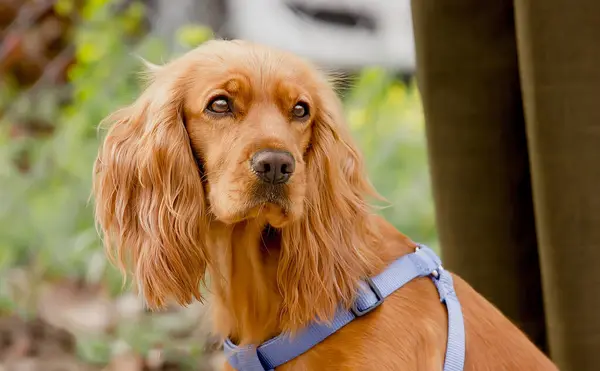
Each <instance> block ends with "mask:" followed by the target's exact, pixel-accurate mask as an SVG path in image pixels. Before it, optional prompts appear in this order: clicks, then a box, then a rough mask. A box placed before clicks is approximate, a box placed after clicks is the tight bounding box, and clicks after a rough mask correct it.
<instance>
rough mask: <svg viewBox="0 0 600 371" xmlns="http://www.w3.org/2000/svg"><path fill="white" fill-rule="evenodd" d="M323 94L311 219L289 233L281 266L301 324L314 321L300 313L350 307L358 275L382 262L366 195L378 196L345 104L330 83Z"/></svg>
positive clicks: (311, 179)
mask: <svg viewBox="0 0 600 371" xmlns="http://www.w3.org/2000/svg"><path fill="white" fill-rule="evenodd" d="M319 90H320V96H319V97H318V99H317V101H316V103H317V104H316V107H315V115H316V116H315V121H314V123H313V128H312V137H311V141H310V147H309V149H308V151H307V153H306V166H307V179H306V184H307V189H306V196H305V198H306V201H305V205H304V207H305V210H304V217H303V218H301V220H298V221H297V222H294V223H292V224H291V225H290V226H288V227H286V228H284V229H283V237H284V238H283V248H282V258H281V263H280V267H279V284H280V285H289V286H290V287H288V288H287V289H282V290H281V291H282V292H283V293H284V304H285V305H283V308H286V311H287V312H286V313H284V314H285V315H286V316H287V317H288V318H287V319H288V320H289V321H290V323H296V324H298V325H301V324H302V322H305V321H306V320H310V318H301V317H300V316H304V315H306V314H308V315H309V316H315V315H316V316H317V317H318V318H321V319H329V318H331V317H332V316H333V314H334V313H335V311H336V309H337V308H338V305H339V304H340V302H342V303H343V304H345V305H350V304H351V301H352V300H353V298H354V295H355V290H356V288H357V285H358V281H357V278H358V277H363V276H364V275H365V274H367V272H368V271H369V270H370V269H372V268H373V267H372V265H373V263H374V262H377V257H376V256H375V254H374V253H373V252H372V250H371V249H370V248H369V247H370V246H372V244H373V243H374V242H375V241H376V239H377V236H378V233H377V231H376V227H375V226H374V225H373V224H374V223H373V222H372V218H371V213H372V212H371V208H370V206H369V205H368V202H367V201H366V198H367V197H369V196H375V197H378V196H377V194H376V192H375V190H374V189H373V187H372V186H371V184H370V182H369V181H368V179H367V177H366V176H365V174H364V172H363V159H362V156H361V154H360V152H359V151H358V149H357V147H356V146H355V145H354V143H353V140H352V138H351V135H350V132H349V130H348V128H347V126H346V124H345V120H344V115H343V109H342V104H341V101H340V100H339V98H338V97H337V96H336V94H335V92H334V91H333V89H331V88H330V87H329V86H328V85H327V84H326V83H325V82H323V86H322V87H321V88H320V89H319ZM285 295H288V296H285ZM315 303H319V305H315ZM316 308H321V309H320V310H322V312H318V313H315V310H319V309H316Z"/></svg>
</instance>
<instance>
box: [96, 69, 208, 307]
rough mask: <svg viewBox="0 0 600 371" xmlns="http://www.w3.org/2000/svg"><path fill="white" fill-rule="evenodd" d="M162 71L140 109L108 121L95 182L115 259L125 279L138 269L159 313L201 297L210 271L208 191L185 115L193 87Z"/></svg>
mask: <svg viewBox="0 0 600 371" xmlns="http://www.w3.org/2000/svg"><path fill="white" fill-rule="evenodd" d="M155 72H156V74H157V76H156V81H155V82H154V83H150V86H149V87H148V88H147V89H146V91H145V92H144V93H143V94H142V95H141V97H140V98H139V99H138V100H137V101H136V102H135V103H134V104H132V105H131V106H129V107H126V108H123V109H121V110H119V111H117V112H115V113H113V114H112V115H110V116H109V117H107V118H106V119H105V122H104V123H106V124H109V125H110V129H109V130H108V133H107V135H106V138H105V139H104V142H103V145H102V146H101V148H100V151H99V154H98V157H97V160H96V164H95V166H94V180H93V195H94V198H95V207H96V209H95V213H96V214H95V216H96V220H97V223H98V225H99V228H100V230H101V233H102V234H103V237H104V244H105V247H106V250H107V252H108V255H109V257H110V258H111V259H112V260H113V262H114V263H115V264H117V265H118V266H119V268H120V269H121V271H122V272H123V273H124V274H125V272H126V270H127V267H129V266H130V265H131V267H132V268H133V272H132V273H133V276H134V278H135V281H136V283H137V284H138V286H139V289H140V290H141V292H142V294H143V296H144V297H145V299H146V301H147V303H148V306H149V307H151V308H158V307H162V306H164V305H165V304H166V302H167V300H169V299H174V300H176V301H177V302H178V303H179V304H182V305H185V304H188V303H190V302H191V301H192V300H193V299H194V298H196V299H200V292H199V290H200V284H201V283H202V282H203V278H204V274H205V269H206V266H207V255H206V248H205V246H204V236H205V233H204V231H205V230H206V228H207V221H206V216H205V215H206V214H205V198H204V190H203V187H202V182H201V175H200V173H199V169H198V166H197V164H196V162H195V160H194V156H193V153H192V149H191V147H190V143H189V138H188V134H187V131H186V129H185V125H184V122H183V118H182V112H181V111H182V102H183V94H184V87H185V84H184V82H183V81H178V78H177V77H175V76H159V75H160V73H161V72H160V71H155ZM159 83H160V84H159ZM159 85H160V86H159Z"/></svg>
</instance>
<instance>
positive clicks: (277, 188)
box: [251, 183, 290, 213]
mask: <svg viewBox="0 0 600 371" xmlns="http://www.w3.org/2000/svg"><path fill="white" fill-rule="evenodd" d="M251 198H252V204H253V206H254V207H260V206H267V205H269V204H270V205H273V206H277V207H279V208H281V211H282V212H284V213H287V212H288V211H289V207H290V201H289V198H288V196H287V189H286V186H285V185H283V184H265V183H262V184H257V185H255V186H254V187H253V189H252V192H251Z"/></svg>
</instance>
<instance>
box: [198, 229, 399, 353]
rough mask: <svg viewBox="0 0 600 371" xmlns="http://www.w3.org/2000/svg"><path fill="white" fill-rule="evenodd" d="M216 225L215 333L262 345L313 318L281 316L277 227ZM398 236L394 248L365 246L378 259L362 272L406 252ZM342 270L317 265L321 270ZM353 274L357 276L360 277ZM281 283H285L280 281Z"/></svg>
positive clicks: (212, 273) (212, 276)
mask: <svg viewBox="0 0 600 371" xmlns="http://www.w3.org/2000/svg"><path fill="white" fill-rule="evenodd" d="M218 228H219V230H218V233H215V234H214V235H213V238H212V241H211V247H212V249H211V250H212V251H213V253H214V255H213V258H214V261H213V263H214V264H213V267H212V268H210V272H209V273H210V281H211V289H212V290H211V291H212V292H213V293H214V294H215V295H214V296H215V297H214V299H213V305H214V307H213V319H214V323H215V327H216V328H215V330H216V331H217V333H218V334H219V335H221V336H223V337H230V338H231V339H233V340H234V341H235V342H236V343H239V344H256V343H262V342H264V341H265V340H268V339H269V338H271V337H273V336H275V335H277V334H279V333H281V332H282V331H292V332H293V331H295V330H298V329H300V328H302V327H304V326H306V325H307V324H308V322H310V320H314V319H315V318H314V315H311V314H310V313H309V316H307V317H306V318H304V319H303V320H301V321H295V322H294V323H291V322H290V321H289V320H286V317H285V316H282V310H283V309H285V308H283V306H284V305H285V304H284V303H283V296H282V293H281V289H280V287H281V286H278V265H279V260H280V255H281V231H275V230H273V229H270V228H269V227H268V224H267V223H266V222H258V221H256V220H251V221H246V222H242V223H238V224H236V225H233V226H231V225H230V226H225V225H220V226H219V227H218ZM384 228H385V229H390V228H391V231H393V233H394V234H397V235H400V234H399V232H397V231H395V229H394V228H393V227H391V226H389V225H387V223H386V225H384ZM400 236H401V235H400ZM402 237H403V240H402V243H401V244H400V245H401V246H402V247H401V248H399V249H398V248H394V245H398V244H395V243H392V244H386V246H383V245H382V244H380V243H378V244H377V246H370V248H371V249H377V261H373V262H372V264H371V267H370V268H366V270H368V271H369V273H371V274H372V273H376V272H378V271H380V270H381V269H383V267H384V266H385V264H387V263H388V262H389V261H391V260H393V259H395V258H397V257H398V256H400V255H403V254H405V253H406V252H408V251H409V249H410V247H408V244H407V243H406V241H407V239H406V238H405V237H404V236H402ZM396 240H398V239H396ZM405 240H406V241H405ZM367 255H368V254H367ZM331 264H334V265H335V264H338V262H337V261H333V262H331ZM344 268H345V267H343V266H331V267H325V266H324V267H322V269H323V270H327V269H330V270H337V269H344ZM302 272H303V271H302V267H298V269H297V273H298V274H299V275H302V274H303V273H302ZM355 278H356V279H357V280H358V279H360V278H361V277H355ZM279 279H280V280H281V279H285V277H280V278H279ZM306 279H310V277H306ZM279 283H281V282H279ZM282 286H283V287H287V286H286V285H285V283H284V284H283V285H282ZM341 300H342V298H340V301H341ZM319 305H321V303H319V302H318V301H316V302H314V307H313V308H312V309H313V312H314V313H322V312H323V311H322V310H320V309H322V308H319ZM323 305H326V303H324V304H323Z"/></svg>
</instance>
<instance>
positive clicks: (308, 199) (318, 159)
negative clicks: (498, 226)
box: [93, 41, 555, 370]
mask: <svg viewBox="0 0 600 371" xmlns="http://www.w3.org/2000/svg"><path fill="white" fill-rule="evenodd" d="M149 74H150V81H149V85H148V86H147V88H146V90H145V91H144V92H143V94H142V95H141V96H140V97H139V98H138V99H137V101H136V102H135V103H133V104H132V105H130V106H128V107H125V108H123V109H121V110H119V111H117V112H115V113H114V114H112V115H111V116H109V117H108V118H107V119H106V123H107V124H109V125H110V128H109V130H108V133H107V136H106V138H105V140H104V142H103V145H102V147H101V149H100V151H99V154H98V159H97V161H96V165H95V170H94V190H93V192H94V196H95V202H96V219H97V221H98V224H99V226H100V228H101V231H102V233H103V235H104V242H105V245H106V249H107V252H108V254H109V256H110V257H111V258H112V259H113V261H114V262H115V263H116V264H118V266H119V267H120V268H121V269H122V270H123V271H124V272H125V271H126V269H127V267H132V268H133V271H132V275H133V277H134V278H135V281H136V283H137V284H138V285H139V289H140V290H141V292H142V293H143V295H144V297H145V299H146V300H147V303H148V305H149V306H150V307H152V308H160V307H162V306H164V305H165V304H166V303H167V301H168V300H175V301H176V302H178V303H179V304H182V305H185V304H188V303H190V302H191V301H193V300H196V299H197V300H200V299H201V295H200V288H201V286H202V284H203V283H204V282H205V277H207V275H208V277H209V281H210V282H209V286H210V290H211V292H212V293H213V294H214V300H213V301H214V302H213V307H214V310H213V311H214V316H213V317H214V323H215V330H216V332H217V333H218V334H220V335H221V336H223V337H227V336H229V337H231V338H232V339H234V340H235V341H236V342H238V343H239V344H250V343H260V342H263V341H265V340H267V339H269V338H270V337H272V336H274V335H276V334H278V333H280V332H282V331H291V332H294V331H296V330H298V329H300V328H302V327H303V326H305V325H306V324H307V323H309V322H310V321H314V320H320V321H326V320H329V319H330V318H331V317H332V315H333V313H334V311H335V309H336V307H337V306H338V305H345V306H348V305H350V303H351V302H352V300H353V297H354V293H355V292H356V289H357V284H358V282H359V280H360V279H361V277H365V276H369V275H373V274H376V273H377V272H379V271H381V270H382V269H383V268H384V267H385V266H386V264H388V263H389V262H391V261H392V260H393V259H396V258H397V257H399V256H401V255H404V254H406V253H408V252H411V251H412V250H413V249H414V247H415V245H414V243H413V242H411V241H410V240H409V239H408V238H406V237H405V236H403V235H402V234H400V232H398V231H396V230H395V229H394V228H393V227H392V226H391V225H390V224H388V223H387V222H386V221H384V220H383V219H381V218H379V217H377V216H375V215H374V214H373V213H372V211H371V208H370V207H369V205H368V203H367V201H366V198H367V197H372V196H375V197H376V196H377V195H376V193H375V191H374V190H373V189H372V187H371V185H370V183H369V182H368V180H367V178H366V177H365V175H364V172H363V162H362V158H361V155H360V153H359V152H358V151H357V149H356V147H355V145H354V144H353V142H352V140H351V137H350V134H349V131H348V129H347V127H346V126H345V123H344V118H343V113H342V108H341V103H340V101H339V100H338V98H337V97H336V95H335V93H334V91H333V90H332V89H331V88H330V86H329V84H328V82H327V80H326V79H325V77H324V76H322V75H321V74H319V73H318V72H316V69H315V68H314V67H313V66H311V65H310V64H309V63H308V62H306V61H303V60H301V59H299V58H298V57H296V56H294V55H291V54H289V53H286V52H283V51H278V50H273V49H270V48H267V47H264V46H260V45H256V44H252V43H248V42H241V41H212V42H208V43H206V44H204V45H202V46H200V47H199V48H197V49H195V50H193V51H191V52H189V53H187V54H186V55H184V56H182V57H180V58H178V59H176V60H174V61H172V62H170V63H168V64H166V65H164V66H161V67H156V68H153V69H152V70H151V71H150V72H149ZM215 97H225V98H226V99H227V100H228V101H229V102H230V103H231V105H232V110H231V112H230V113H227V114H215V113H214V112H212V111H210V110H209V109H208V108H207V107H208V106H209V105H210V104H211V102H212V101H214V98H215ZM298 102H304V103H305V104H306V105H307V106H308V115H307V117H305V118H303V119H298V118H297V117H294V116H293V115H291V114H290V112H291V110H292V109H293V107H294V106H295V105H296V104H297V103H298ZM265 148H271V149H280V150H286V151H288V152H289V153H291V155H292V156H293V158H294V159H295V162H296V167H295V171H294V173H293V175H292V177H291V178H290V180H289V182H288V183H287V184H285V185H283V186H282V194H279V195H278V196H273V195H272V194H267V193H265V192H267V191H262V190H261V188H260V187H258V186H257V178H256V175H255V174H254V173H253V172H252V171H251V169H250V166H249V165H248V163H249V160H250V158H251V156H252V155H253V154H254V153H256V152H257V151H259V150H261V149H265ZM455 281H456V291H457V293H458V297H459V298H460V300H461V303H462V305H463V308H464V316H465V322H466V331H467V357H466V370H552V369H555V368H554V366H553V365H552V364H551V363H550V361H549V360H548V359H547V358H546V357H545V356H544V355H543V354H542V353H541V352H540V351H538V350H537V349H536V348H535V346H534V345H533V344H532V343H531V342H529V340H528V339H527V338H526V337H525V336H524V335H523V334H522V333H521V332H520V331H519V330H518V329H517V328H516V327H515V326H514V325H513V324H511V323H510V322H509V321H508V320H507V319H506V318H505V317H503V316H502V315H501V314H500V313H499V312H498V311H497V310H496V309H495V308H494V307H493V306H492V305H491V304H489V303H488V302H487V301H486V300H485V299H483V298H482V297H481V296H480V295H478V294H477V293H475V292H474V291H473V289H471V288H470V286H468V285H467V284H466V283H464V282H463V281H462V280H460V279H459V278H458V277H456V279H455ZM446 321H447V319H446V312H445V308H444V306H443V305H442V304H441V303H440V301H439V298H438V296H437V292H436V290H435V288H434V286H433V284H432V283H431V282H430V280H428V279H417V280H415V281H413V282H411V283H409V284H407V285H406V286H405V287H404V288H402V289H401V290H399V291H397V292H396V293H395V294H393V295H392V296H391V297H390V298H389V299H387V300H386V302H385V303H384V304H383V305H382V307H381V308H379V309H377V310H376V311H374V312H373V313H372V314H370V315H368V316H366V317H364V318H361V319H359V320H356V321H354V322H352V323H351V324H349V325H348V326H346V327H345V328H343V329H342V330H340V331H339V332H337V333H336V334H334V335H333V336H331V337H330V338H328V339H326V340H325V341H324V342H323V343H321V344H319V345H318V346H316V347H314V348H313V349H311V350H310V351H309V352H307V353H305V354H304V355H302V356H300V357H298V358H297V359H295V360H293V361H291V362H288V363H287V364H285V365H284V366H282V367H280V368H278V369H281V370H322V369H328V370H333V369H335V370H400V369H405V370H441V369H442V363H443V359H444V352H445V346H446V336H447V330H446V327H447V322H446ZM227 367H229V366H226V368H227Z"/></svg>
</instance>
